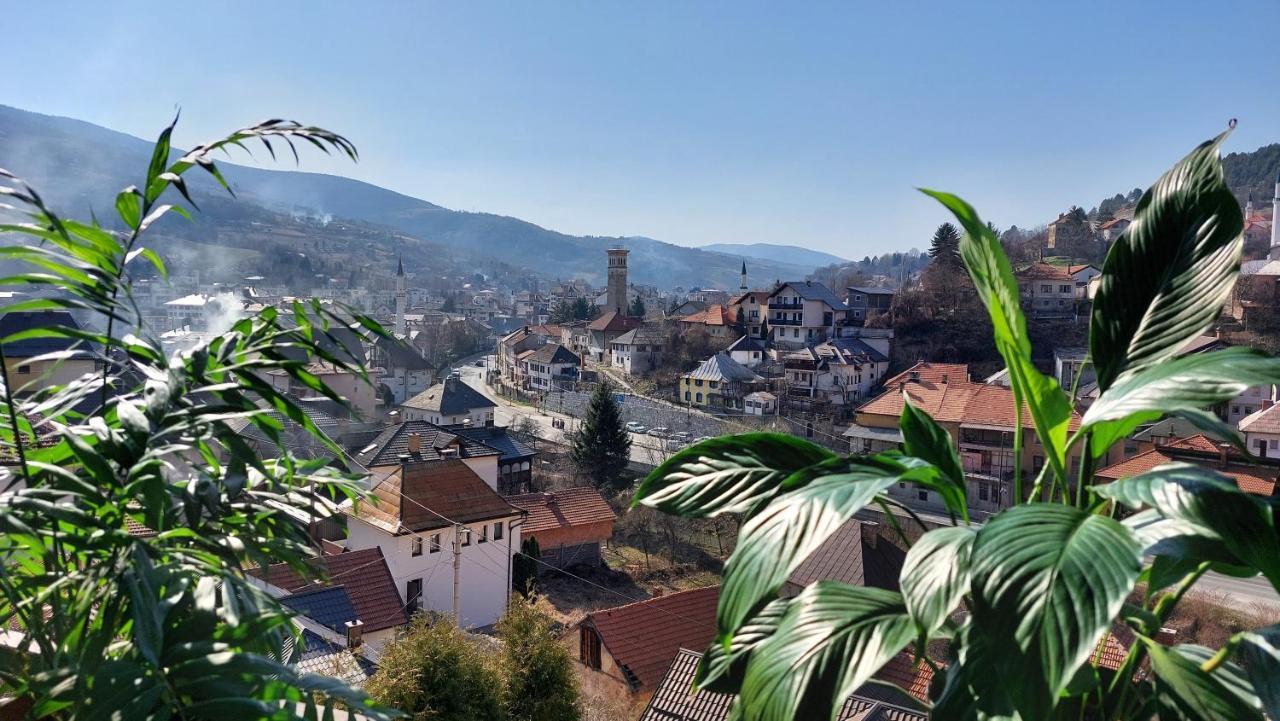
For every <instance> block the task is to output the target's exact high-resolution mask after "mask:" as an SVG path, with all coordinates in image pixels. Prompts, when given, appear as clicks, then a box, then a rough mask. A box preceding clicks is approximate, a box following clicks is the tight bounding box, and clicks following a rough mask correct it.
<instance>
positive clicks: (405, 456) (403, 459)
mask: <svg viewBox="0 0 1280 721" xmlns="http://www.w3.org/2000/svg"><path fill="white" fill-rule="evenodd" d="M396 459H397V460H399V461H400V465H402V466H403V465H404V464H406V463H408V462H409V454H408V453H401V454H400V455H398V456H396Z"/></svg>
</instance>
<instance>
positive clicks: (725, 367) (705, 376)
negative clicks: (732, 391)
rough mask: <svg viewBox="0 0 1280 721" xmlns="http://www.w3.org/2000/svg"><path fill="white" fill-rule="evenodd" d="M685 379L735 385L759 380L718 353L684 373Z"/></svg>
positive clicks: (742, 366) (747, 369) (723, 353)
mask: <svg viewBox="0 0 1280 721" xmlns="http://www.w3.org/2000/svg"><path fill="white" fill-rule="evenodd" d="M684 376H685V377H686V378H692V379H694V380H704V381H728V382H736V383H753V382H755V381H758V380H761V378H760V376H758V375H756V374H755V373H752V372H751V370H750V369H749V368H747V367H746V366H744V365H742V364H741V363H739V362H738V361H736V360H734V359H733V358H730V357H729V354H728V353H725V352H724V351H720V352H719V353H716V354H715V355H713V356H711V357H710V358H708V359H706V360H704V361H702V362H701V363H699V364H698V367H697V368H694V369H693V370H691V371H689V372H688V373H685V374H684Z"/></svg>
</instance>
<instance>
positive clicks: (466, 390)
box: [400, 377, 497, 426]
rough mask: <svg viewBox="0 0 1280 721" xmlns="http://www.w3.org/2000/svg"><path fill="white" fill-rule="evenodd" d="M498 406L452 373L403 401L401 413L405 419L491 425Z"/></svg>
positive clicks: (446, 424)
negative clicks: (494, 410) (494, 411)
mask: <svg viewBox="0 0 1280 721" xmlns="http://www.w3.org/2000/svg"><path fill="white" fill-rule="evenodd" d="M496 407H497V404H496V403H494V402H493V401H491V400H489V399H488V398H486V397H485V396H484V395H483V394H482V393H480V392H479V391H477V390H476V389H474V388H472V387H471V386H470V385H468V384H466V383H464V382H462V380H461V379H459V378H453V377H449V378H446V379H444V380H443V381H441V382H440V383H437V384H435V385H434V386H431V387H430V388H428V389H427V390H425V391H423V392H421V393H419V394H418V395H416V396H414V397H412V398H410V399H409V400H407V401H405V402H404V403H402V404H400V414H401V419H402V420H404V421H426V422H428V423H434V424H436V425H444V426H452V425H464V424H469V425H473V426H491V425H493V409H494V408H496Z"/></svg>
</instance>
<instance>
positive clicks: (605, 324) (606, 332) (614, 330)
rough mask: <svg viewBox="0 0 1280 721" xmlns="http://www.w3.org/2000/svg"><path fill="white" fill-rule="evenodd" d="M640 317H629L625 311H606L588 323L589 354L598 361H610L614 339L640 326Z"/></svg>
mask: <svg viewBox="0 0 1280 721" xmlns="http://www.w3.org/2000/svg"><path fill="white" fill-rule="evenodd" d="M640 324H641V320H640V319H639V318H628V317H627V316H626V315H625V314H623V313H618V312H616V311H612V310H611V311H606V312H605V313H603V314H602V315H601V316H600V317H599V318H596V319H595V320H593V321H591V322H590V323H588V324H587V355H588V356H589V357H590V358H591V360H593V361H595V362H596V363H609V362H611V361H610V360H609V356H610V353H611V351H612V348H613V341H615V340H617V338H618V336H620V335H622V334H624V333H628V332H630V331H633V330H635V329H636V328H639V327H640Z"/></svg>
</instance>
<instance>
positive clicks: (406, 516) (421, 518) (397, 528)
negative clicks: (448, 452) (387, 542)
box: [343, 458, 520, 535]
mask: <svg viewBox="0 0 1280 721" xmlns="http://www.w3.org/2000/svg"><path fill="white" fill-rule="evenodd" d="M373 495H374V497H375V498H376V499H377V500H376V502H375V501H374V500H372V499H371V500H366V501H359V502H357V503H355V505H354V506H352V505H351V504H344V506H343V510H344V512H346V513H348V514H350V515H354V516H355V517H356V518H359V519H360V520H362V521H365V522H367V523H369V524H370V525H373V526H376V527H378V528H381V529H382V530H384V531H386V532H387V533H391V534H395V535H403V534H407V533H413V532H418V531H428V530H434V529H437V528H445V527H447V526H450V525H451V524H452V522H457V523H475V522H478V521H489V520H494V519H499V518H507V517H509V516H515V515H519V513H520V510H519V509H517V508H514V507H513V506H512V505H511V504H509V503H507V502H506V501H505V500H503V499H502V496H499V495H498V492H497V491H495V490H493V489H492V488H490V487H489V485H488V484H487V483H485V482H484V480H483V479H482V478H480V476H478V475H476V472H475V471H473V470H471V468H470V467H469V466H467V464H466V463H463V462H462V461H461V460H459V459H456V458H454V459H446V460H443V461H439V462H436V463H412V464H409V465H406V466H400V467H398V468H396V469H395V470H394V471H392V472H391V473H390V474H388V475H387V476H386V477H384V478H382V479H381V480H380V481H378V483H377V484H376V485H374V487H373Z"/></svg>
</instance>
